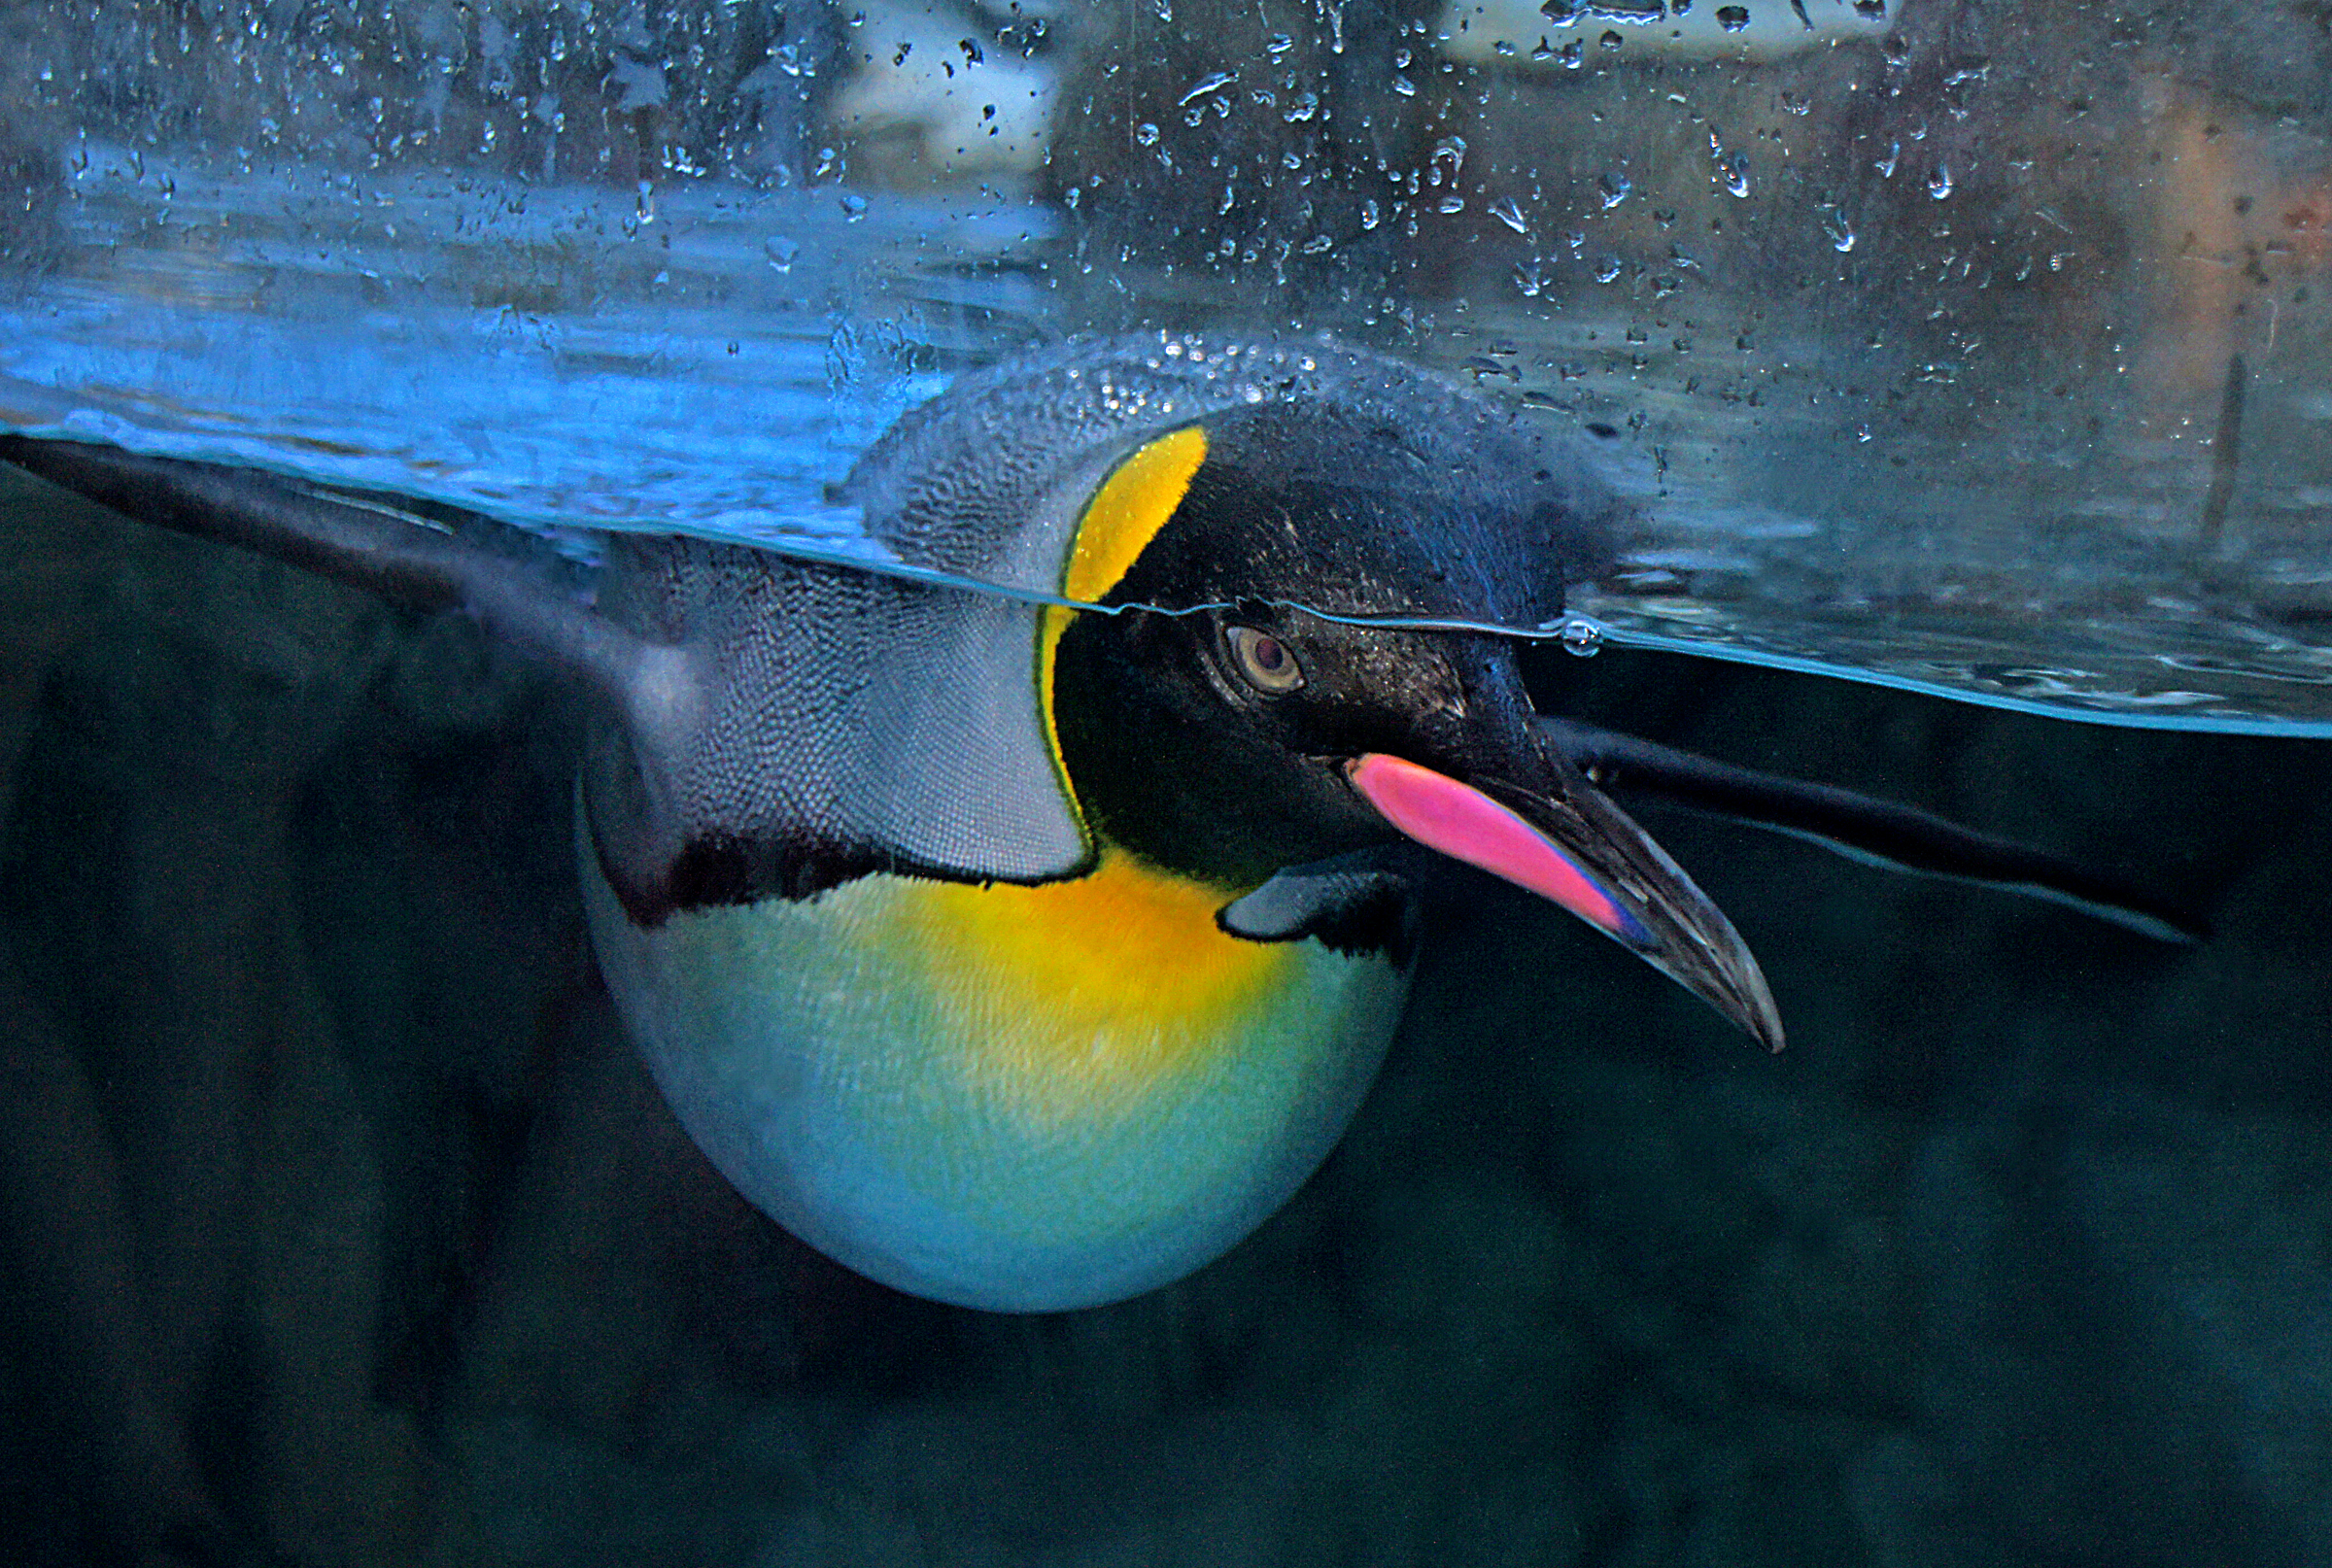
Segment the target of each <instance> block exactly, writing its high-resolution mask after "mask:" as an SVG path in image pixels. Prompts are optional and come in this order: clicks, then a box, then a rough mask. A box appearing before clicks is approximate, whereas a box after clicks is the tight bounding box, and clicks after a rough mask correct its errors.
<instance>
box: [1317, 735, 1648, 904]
mask: <svg viewBox="0 0 2332 1568" xmlns="http://www.w3.org/2000/svg"><path fill="white" fill-rule="evenodd" d="M1345 774H1346V776H1347V777H1349V778H1350V779H1351V780H1352V781H1353V788H1355V789H1356V790H1358V791H1359V792H1360V797H1361V799H1362V800H1364V801H1367V802H1368V803H1369V804H1370V805H1373V806H1375V807H1376V808H1377V811H1378V814H1380V815H1381V816H1383V817H1384V819H1385V820H1386V821H1387V822H1389V823H1391V824H1392V825H1393V826H1394V827H1395V828H1397V829H1399V830H1400V831H1401V832H1402V833H1404V834H1407V835H1409V836H1410V837H1412V838H1414V839H1416V840H1417V841H1418V842H1419V843H1421V844H1423V845H1424V846H1425V847H1426V848H1427V849H1433V850H1438V851H1440V852H1441V853H1442V854H1444V855H1447V856H1449V857H1450V858H1451V859H1452V860H1461V861H1463V862H1465V863H1466V864H1467V865H1468V866H1474V867H1479V868H1480V869H1483V870H1486V871H1488V872H1490V874H1491V875H1492V876H1496V877H1502V878H1504V879H1505V880H1506V881H1509V882H1512V883H1513V884H1514V885H1515V886H1517V887H1519V888H1526V889H1527V890H1529V891H1530V892H1532V893H1535V894H1537V895H1539V896H1540V897H1541V898H1545V899H1551V900H1553V901H1554V902H1555V903H1560V904H1561V905H1562V906H1563V907H1564V908H1565V909H1568V910H1570V911H1571V913H1573V914H1575V915H1577V916H1578V917H1579V918H1580V919H1582V920H1584V921H1586V922H1587V923H1588V924H1589V925H1591V926H1594V927H1595V929H1596V930H1598V931H1602V932H1604V933H1607V934H1608V935H1610V936H1613V937H1618V938H1619V939H1620V940H1621V941H1624V942H1627V943H1629V945H1630V946H1636V947H1645V946H1649V945H1650V944H1651V942H1652V934H1651V933H1650V932H1648V931H1646V930H1645V929H1644V926H1643V923H1642V922H1641V921H1639V920H1637V919H1636V918H1635V916H1633V915H1631V914H1629V912H1628V911H1627V909H1625V908H1624V907H1622V906H1621V904H1620V903H1619V901H1617V900H1616V899H1614V898H1613V897H1612V896H1611V894H1610V893H1609V892H1607V891H1605V889H1604V886H1603V884H1602V883H1601V882H1599V881H1597V880H1596V879H1595V876H1594V875H1593V874H1592V873H1591V872H1589V870H1588V869H1587V868H1586V867H1584V866H1582V865H1580V864H1579V863H1578V862H1577V861H1576V860H1573V859H1572V858H1571V857H1570V856H1569V855H1567V854H1565V853H1563V851H1562V850H1561V849H1560V847H1558V846H1557V845H1556V843H1555V841H1554V840H1553V839H1551V838H1549V837H1548V836H1547V835H1545V834H1543V833H1540V832H1539V831H1538V830H1537V829H1536V828H1533V827H1532V826H1530V824H1529V823H1528V822H1526V821H1525V820H1524V819H1523V818H1522V816H1521V815H1520V814H1518V813H1517V812H1514V811H1512V810H1509V809H1508V808H1507V807H1505V806H1503V805H1500V804H1499V803H1498V802H1497V801H1493V800H1492V799H1491V798H1490V797H1489V796H1487V795H1484V794H1483V793H1482V792H1481V791H1480V790H1477V789H1475V788H1473V787H1472V786H1471V785H1466V784H1460V783H1458V781H1457V780H1456V779H1454V778H1451V777H1449V776H1447V775H1446V774H1442V773H1436V772H1435V771H1433V769H1431V768H1430V767H1419V766H1418V765H1417V764H1415V763H1412V762H1404V761H1402V760H1401V759H1400V758H1398V757H1389V756H1387V755H1386V754H1384V753H1383V752H1374V751H1372V752H1370V753H1368V754H1367V755H1366V756H1364V757H1362V758H1360V759H1359V760H1358V761H1356V762H1354V763H1351V764H1349V765H1348V766H1347V767H1346V768H1345Z"/></svg>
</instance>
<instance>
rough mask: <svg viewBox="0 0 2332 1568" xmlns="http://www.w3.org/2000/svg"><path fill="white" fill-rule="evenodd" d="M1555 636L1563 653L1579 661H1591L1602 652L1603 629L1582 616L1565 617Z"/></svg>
mask: <svg viewBox="0 0 2332 1568" xmlns="http://www.w3.org/2000/svg"><path fill="white" fill-rule="evenodd" d="M1555 636H1556V640H1557V641H1559V642H1560V643H1561V644H1562V651H1563V652H1564V653H1567V654H1571V655H1573V656H1575V657H1577V658H1580V659H1593V658H1595V655H1597V654H1599V653H1601V652H1602V651H1603V629H1602V628H1601V627H1599V626H1597V625H1595V622H1593V621H1591V620H1589V619H1588V618H1587V617H1586V616H1584V615H1573V616H1566V617H1565V618H1564V619H1563V623H1562V628H1561V630H1560V631H1557V632H1556V633H1555Z"/></svg>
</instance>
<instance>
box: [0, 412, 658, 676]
mask: <svg viewBox="0 0 2332 1568" xmlns="http://www.w3.org/2000/svg"><path fill="white" fill-rule="evenodd" d="M0 461H6V462H10V463H14V464H15V465H16V466H17V467H19V468H22V469H24V470H25V471H26V472H27V473H31V474H34V475H36V476H38V477H39V478H42V479H45V480H47V481H48V482H49V483H51V484H52V485H56V486H58V487H59V488H61V489H64V490H69V491H72V492H74V493H75V494H80V495H82V496H85V497H86V498H87V499H89V500H92V501H95V502H97V503H98V504H99V505H101V506H106V507H110V508H112V509H113V510H115V511H117V512H120V513H122V514H124V515H125V516H128V517H132V518H136V519H138V520H139V521H141V522H145V523H154V524H158V525H160V526H162V527H164V528H175V529H177V530H178V531H180V532H182V533H189V534H192V535H194V536H196V537H197V538H204V539H213V540H217V541H218V542H220V543H223V544H231V545H236V546H238V547H240V548H242V549H246V550H250V551H253V552H255V553H257V554H259V555H263V556H270V557H273V558H274V559H276V560H278V561H282V562H288V563H289V564H291V565H294V566H297V567H300V568H301V569H302V570H305V571H310V572H314V573H315V574H317V575H318V576H320V577H326V578H330V579H331V580H333V581H335V582H340V583H345V584H347V585H349V586H350V587H353V588H360V589H363V590H365V591H366V592H369V593H372V594H376V595H378V596H380V597H382V598H384V599H387V600H388V601H389V602H390V603H392V604H396V605H399V606H402V607H404V608H407V609H414V610H421V611H434V610H449V609H463V610H467V611H468V612H469V613H471V614H473V615H475V616H477V617H478V619H479V620H480V621H481V622H482V623H484V625H485V626H486V628H487V630H488V631H491V632H493V633H494V634H495V635H496V636H497V637H499V638H501V639H502V640H504V641H506V642H509V643H510V644H512V645H513V646H515V647H517V648H518V649H519V650H520V651H522V652H524V653H527V654H529V655H531V656H532V657H534V658H537V659H541V660H544V661H546V662H548V663H551V664H554V665H559V666H561V667H563V668H566V669H567V670H569V671H571V672H572V673H574V674H577V675H579V676H582V677H583V678H584V679H586V680H588V681H590V682H591V683H592V684H594V685H596V686H598V687H600V689H601V690H603V691H605V692H607V693H608V694H610V695H611V696H620V694H621V693H622V692H623V689H624V688H625V687H626V686H627V685H628V684H629V683H630V682H631V680H632V679H633V678H634V671H635V670H636V669H637V667H638V665H639V656H640V652H641V648H640V644H639V642H638V640H637V639H636V638H634V637H631V636H629V635H628V634H626V633H625V632H623V631H620V630H619V629H617V628H616V627H614V626H613V625H611V624H610V623H609V622H607V621H606V620H604V619H602V618H601V617H600V616H599V615H597V614H595V613H593V611H592V610H591V608H590V607H589V605H588V604H586V603H584V602H583V601H582V600H581V599H580V598H579V597H577V596H576V595H575V594H573V593H571V592H569V591H567V590H566V588H565V586H564V585H561V584H559V583H558V582H556V581H555V580H554V577H553V574H552V573H550V572H549V571H548V570H547V569H546V568H545V566H544V564H543V563H542V562H539V561H536V562H530V561H528V560H525V559H523V558H522V557H521V556H519V555H518V554H516V553H508V554H505V553H500V552H497V551H494V550H491V549H488V548H486V547H484V546H483V545H480V544H477V543H474V542H472V541H471V540H470V539H468V538H465V537H463V536H461V535H459V534H457V533H456V532H455V531H454V530H453V529H452V528H449V527H448V526H447V525H445V524H443V523H441V522H437V521H435V520H432V519H429V518H425V517H423V516H420V515H418V514H417V513H415V512H411V511H407V510H403V509H401V508H400V507H399V506H398V505H396V504H395V503H394V501H392V500H389V499H386V498H383V499H378V500H375V499H369V498H360V497H357V496H353V495H347V494H338V493H334V492H327V491H324V490H319V489H315V488H312V487H310V486H306V485H302V484H300V483H299V482H297V481H295V480H291V479H286V478H281V477H279V476H277V475H274V474H270V473H265V472H263V471H260V470H258V469H253V468H239V467H233V466H230V465H227V464H224V463H212V462H196V461H193V460H187V459H179V458H150V457H141V456H139V455H137V454H135V453H130V452H124V451H122V450H121V449H120V448H119V447H110V446H99V445H95V444H93V443H87V442H81V441H53V440H42V439H38V438H35V437H31V436H22V435H8V434H0ZM477 521H478V522H479V523H480V524H481V525H482V524H483V523H484V520H483V519H480V520H477ZM508 531H509V532H510V534H511V535H512V536H513V539H514V542H515V541H516V540H519V539H523V538H524V536H523V535H520V534H518V533H517V530H515V529H512V530H508ZM540 554H541V555H543V556H546V557H547V556H548V554H549V552H548V550H547V547H546V548H545V549H544V550H542V551H541V552H540Z"/></svg>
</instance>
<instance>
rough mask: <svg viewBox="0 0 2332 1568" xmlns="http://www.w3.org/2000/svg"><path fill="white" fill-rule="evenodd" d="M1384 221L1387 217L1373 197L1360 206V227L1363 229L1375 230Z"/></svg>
mask: <svg viewBox="0 0 2332 1568" xmlns="http://www.w3.org/2000/svg"><path fill="white" fill-rule="evenodd" d="M1384 221H1385V215H1384V214H1383V213H1382V212H1380V211H1379V210H1378V208H1377V203H1376V198H1375V197H1373V196H1372V197H1370V198H1369V199H1368V200H1366V201H1363V202H1362V203H1361V204H1360V226H1361V227H1362V228H1374V227H1376V226H1377V225H1378V224H1379V223H1381V222H1384Z"/></svg>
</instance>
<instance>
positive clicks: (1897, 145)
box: [1870, 142, 1903, 180]
mask: <svg viewBox="0 0 2332 1568" xmlns="http://www.w3.org/2000/svg"><path fill="white" fill-rule="evenodd" d="M1902 160H1903V144H1902V143H1901V142H1889V143H1888V144H1887V155H1886V156H1885V157H1883V158H1880V159H1879V160H1878V161H1877V162H1876V163H1873V164H1871V165H1870V166H1871V167H1872V168H1874V169H1876V170H1877V171H1878V177H1879V178H1880V179H1881V180H1892V179H1894V178H1895V165H1896V164H1897V163H1899V162H1901V161H1902Z"/></svg>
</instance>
